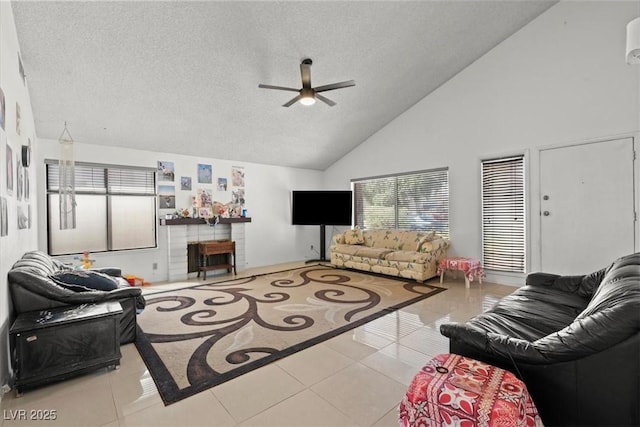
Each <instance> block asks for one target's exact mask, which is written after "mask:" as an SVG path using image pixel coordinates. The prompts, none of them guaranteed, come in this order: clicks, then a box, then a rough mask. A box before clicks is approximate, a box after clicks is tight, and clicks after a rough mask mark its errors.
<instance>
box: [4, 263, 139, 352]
mask: <svg viewBox="0 0 640 427" xmlns="http://www.w3.org/2000/svg"><path fill="white" fill-rule="evenodd" d="M65 270H72V269H71V268H70V267H69V266H67V265H64V264H63V263H61V262H60V261H58V260H56V259H55V258H52V257H50V256H49V255H47V254H46V253H44V252H41V251H30V252H27V253H25V254H24V255H23V256H22V258H21V259H19V260H18V261H16V263H15V264H14V265H13V267H12V268H11V270H9V273H8V275H7V277H8V282H9V289H10V292H11V302H12V304H13V309H14V312H15V314H16V315H18V314H20V313H24V312H28V311H36V310H48V309H51V308H56V307H63V306H75V305H81V304H91V303H100V302H104V301H117V302H119V303H120V305H121V306H122V316H121V318H120V343H121V344H125V343H129V342H133V341H135V339H136V331H137V321H136V313H137V310H139V309H142V308H144V306H145V300H144V297H143V296H142V291H141V289H140V288H136V287H131V286H129V285H128V284H126V283H122V284H121V285H119V286H118V288H117V289H114V290H111V291H100V290H89V289H87V290H85V291H83V292H77V291H74V290H71V289H70V288H67V287H64V286H61V285H59V284H58V283H56V282H55V281H54V280H53V279H52V278H51V276H52V275H54V274H55V273H59V272H60V271H65ZM97 271H101V270H100V269H97ZM102 271H103V272H104V273H106V274H109V275H110V276H120V274H121V273H120V269H118V268H107V269H103V270H102ZM121 282H123V281H121Z"/></svg>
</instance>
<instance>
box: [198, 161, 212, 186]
mask: <svg viewBox="0 0 640 427" xmlns="http://www.w3.org/2000/svg"><path fill="white" fill-rule="evenodd" d="M212 175H213V170H212V168H211V165H206V164H203V163H198V183H199V184H211V183H212V182H213V181H212V179H213V177H212Z"/></svg>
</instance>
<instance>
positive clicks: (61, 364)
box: [10, 302, 122, 394]
mask: <svg viewBox="0 0 640 427" xmlns="http://www.w3.org/2000/svg"><path fill="white" fill-rule="evenodd" d="M121 314H122V307H121V306H120V303H118V302H104V303H100V304H86V305H80V306H75V307H61V308H56V309H51V310H43V311H34V312H27V313H22V314H20V315H19V316H18V318H17V319H16V320H15V322H14V323H13V325H12V326H11V329H10V335H11V346H12V355H13V363H14V370H15V372H16V381H15V388H16V391H17V392H18V394H20V393H22V390H23V389H27V388H33V387H37V386H40V385H43V384H47V383H50V382H54V381H60V380H64V379H67V378H70V377H73V376H76V375H79V374H82V373H85V372H88V371H91V370H94V369H98V368H102V367H105V366H114V367H117V366H119V365H120V358H121V354H120V331H119V329H120V316H121Z"/></svg>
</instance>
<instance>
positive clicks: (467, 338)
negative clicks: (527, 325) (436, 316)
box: [440, 323, 548, 364]
mask: <svg viewBox="0 0 640 427" xmlns="http://www.w3.org/2000/svg"><path fill="white" fill-rule="evenodd" d="M440 333H441V334H442V335H444V336H446V337H448V338H449V339H451V340H456V341H461V342H464V344H465V345H466V346H468V347H472V348H474V349H476V350H478V351H480V352H482V353H486V354H489V355H493V356H494V357H496V356H499V357H500V358H502V359H506V360H511V361H512V362H526V363H530V364H539V363H548V360H547V359H546V358H545V357H544V355H543V354H541V353H540V352H539V351H538V349H536V347H535V346H534V345H533V343H531V342H529V341H525V340H522V339H518V338H511V337H508V336H506V335H499V334H494V333H491V332H485V331H481V330H479V329H476V328H474V327H473V326H471V325H469V324H465V323H445V324H443V325H440Z"/></svg>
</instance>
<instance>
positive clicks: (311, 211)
mask: <svg viewBox="0 0 640 427" xmlns="http://www.w3.org/2000/svg"><path fill="white" fill-rule="evenodd" d="M351 213H352V203H351V191H293V192H292V211H291V217H292V224H293V225H351Z"/></svg>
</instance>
